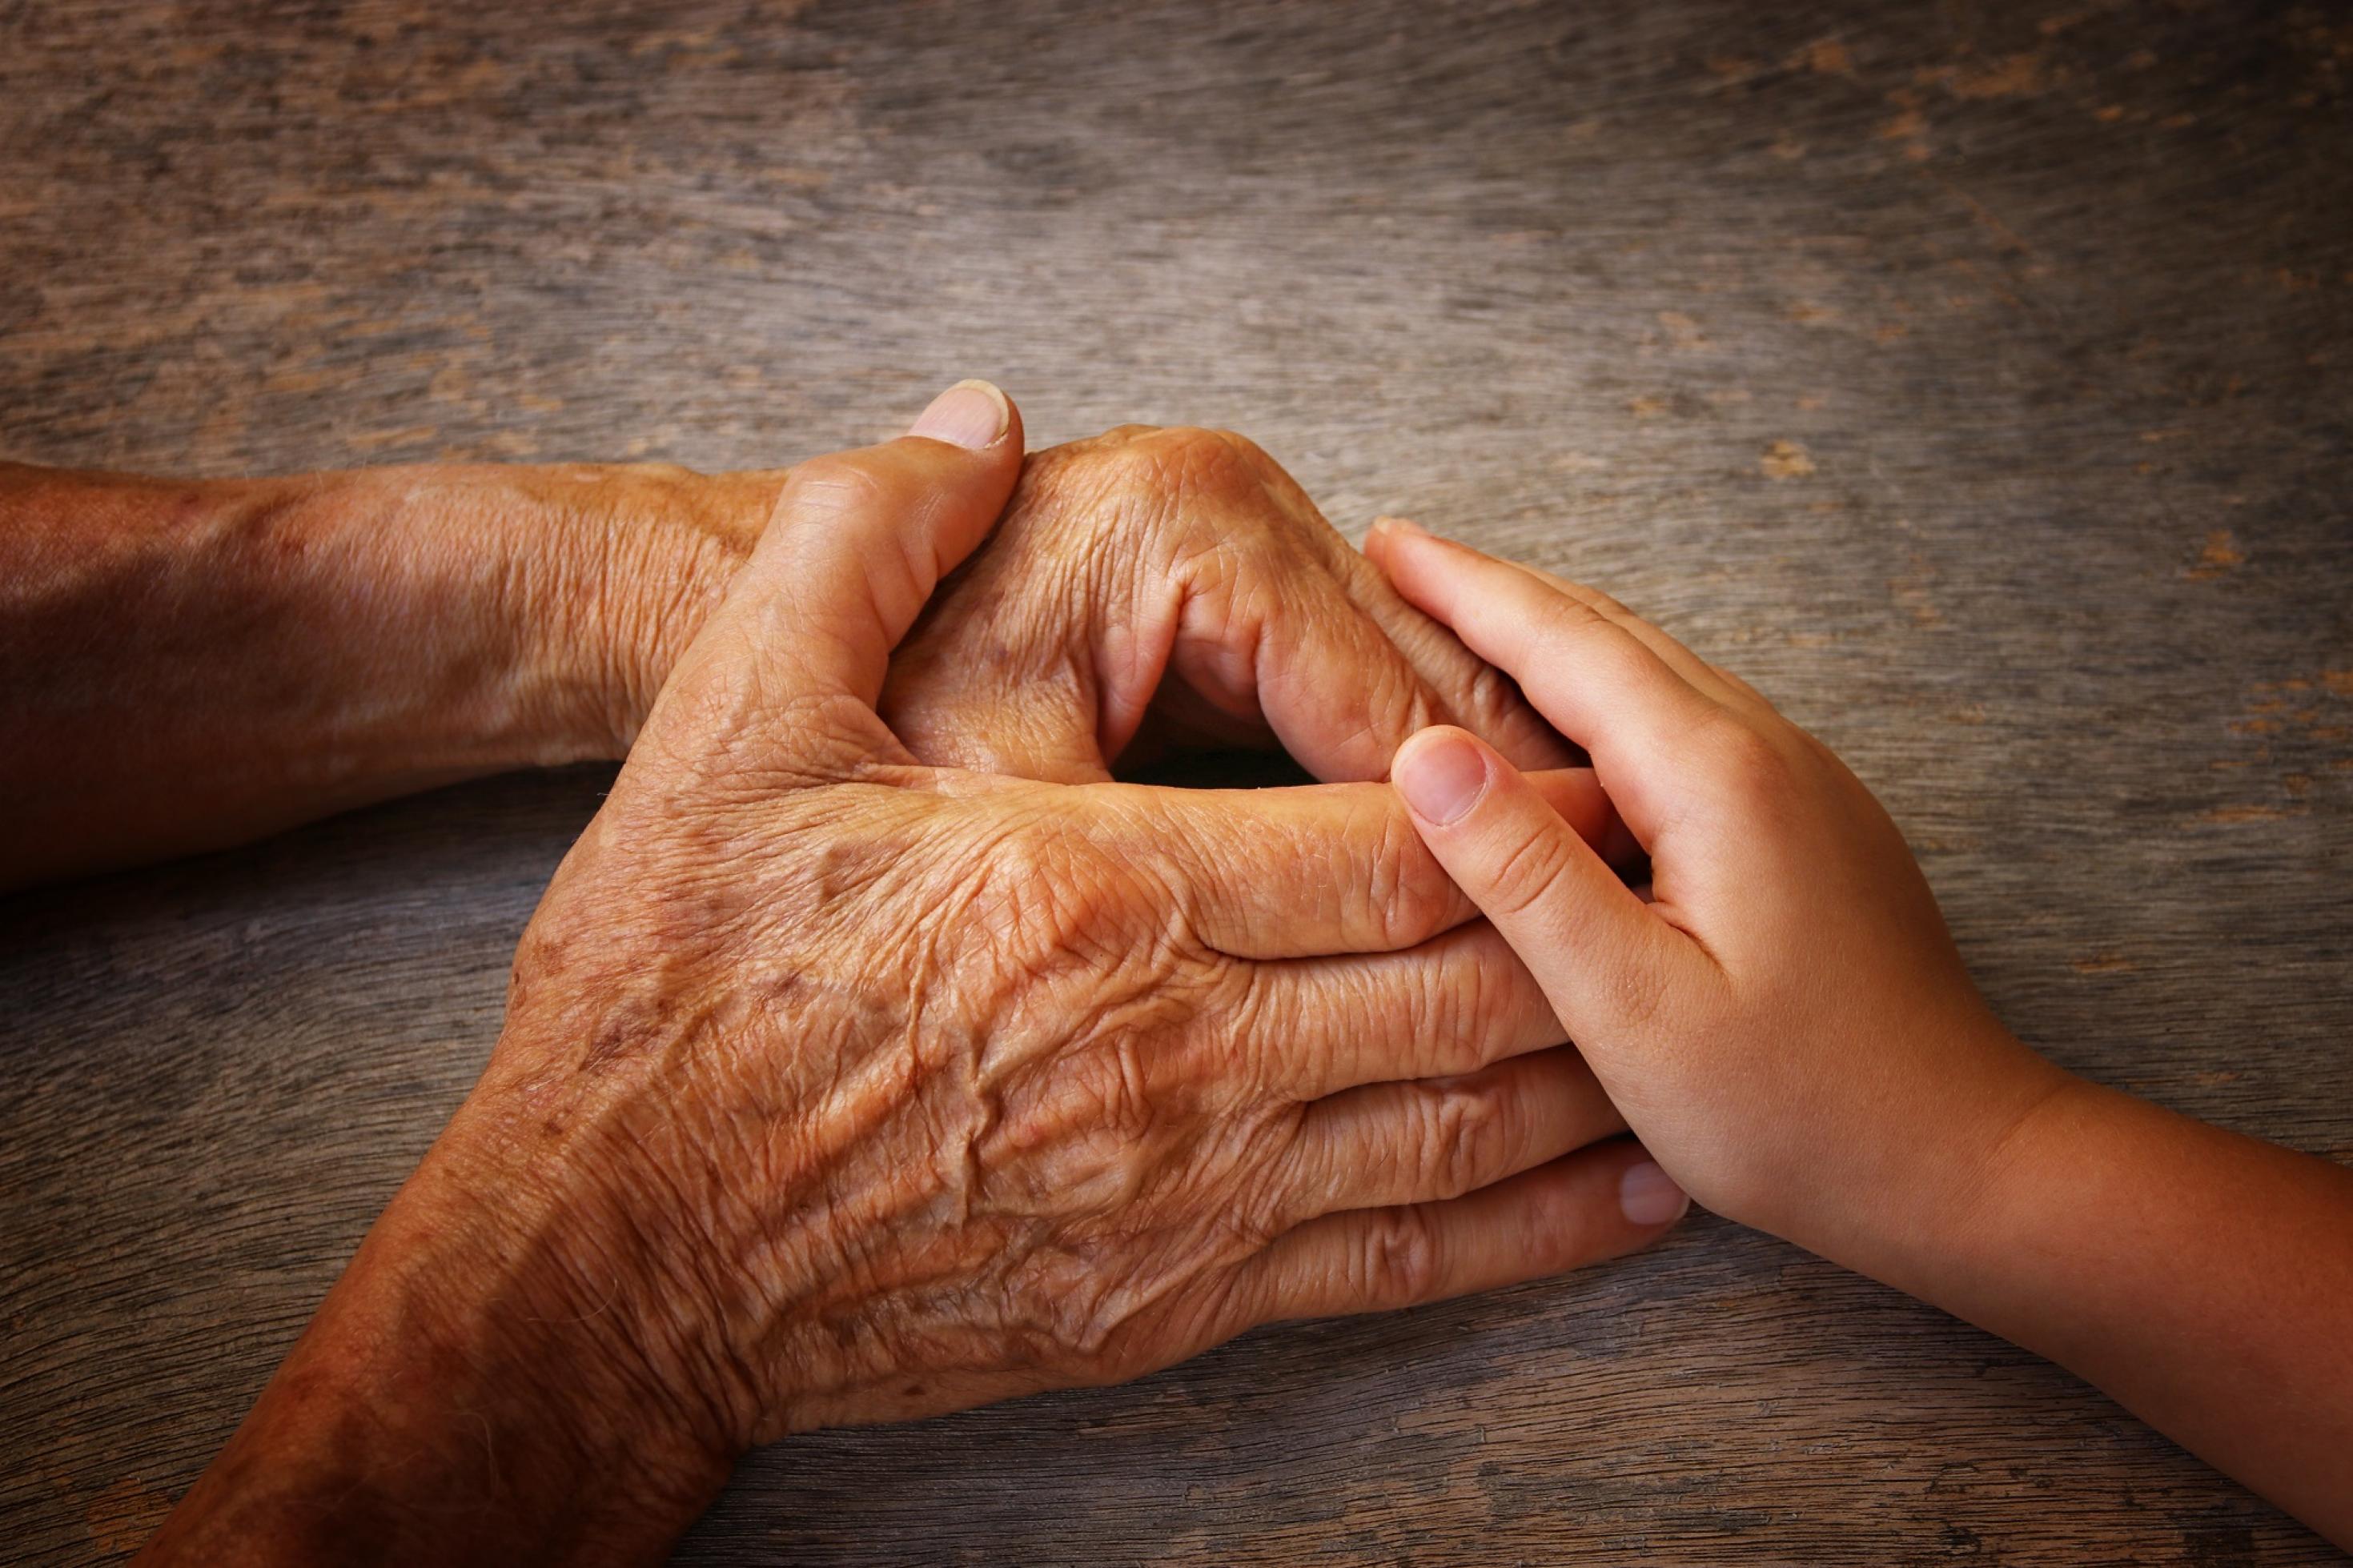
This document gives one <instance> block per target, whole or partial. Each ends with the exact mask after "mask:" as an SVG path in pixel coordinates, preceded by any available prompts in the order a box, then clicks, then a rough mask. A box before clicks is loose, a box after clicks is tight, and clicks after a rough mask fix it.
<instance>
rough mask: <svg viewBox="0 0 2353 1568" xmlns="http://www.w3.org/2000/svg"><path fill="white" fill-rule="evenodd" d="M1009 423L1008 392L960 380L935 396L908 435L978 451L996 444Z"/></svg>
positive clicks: (910, 428)
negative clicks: (1006, 401) (1006, 409)
mask: <svg viewBox="0 0 2353 1568" xmlns="http://www.w3.org/2000/svg"><path fill="white" fill-rule="evenodd" d="M1008 423H1010V421H1009V420H1008V417H1007V416H1006V412H1005V394H1003V393H1001V392H999V391H997V388H996V387H994V386H992V385H990V384H988V383H987V382H985V381H959V382H957V383H956V384H955V385H954V386H951V387H949V388H948V389H947V390H946V391H945V392H943V393H941V394H940V395H938V396H937V397H934V398H933V399H932V405H931V406H930V407H929V408H926V409H924V410H923V413H921V414H920V415H917V416H916V417H915V422H914V424H913V425H911V426H908V427H907V434H908V435H910V436H922V437H926V438H928V439H930V440H934V441H945V442H947V443H948V444H949V445H950V446H954V447H970V448H972V449H973V450H975V451H978V450H979V449H980V448H982V447H993V446H995V445H996V444H997V437H999V436H1002V435H1004V434H1005V426H1007V425H1008Z"/></svg>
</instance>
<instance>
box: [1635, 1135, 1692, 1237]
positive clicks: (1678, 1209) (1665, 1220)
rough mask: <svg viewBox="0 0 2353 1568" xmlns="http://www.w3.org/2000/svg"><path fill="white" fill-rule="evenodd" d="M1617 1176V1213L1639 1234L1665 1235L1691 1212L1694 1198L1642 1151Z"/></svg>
mask: <svg viewBox="0 0 2353 1568" xmlns="http://www.w3.org/2000/svg"><path fill="white" fill-rule="evenodd" d="M1635 1155H1636V1158H1634V1159H1633V1161H1632V1162H1631V1163H1630V1164H1628V1165H1627V1166H1626V1168H1625V1169H1624V1170H1622V1171H1620V1172H1619V1173H1618V1212H1619V1213H1620V1214H1621V1215H1624V1216H1625V1218H1626V1223H1627V1224H1628V1225H1630V1226H1634V1227H1635V1228H1636V1229H1638V1230H1653V1231H1663V1230H1666V1229H1668V1228H1669V1227H1670V1226H1673V1225H1675V1224H1676V1223H1677V1222H1678V1221H1680V1220H1681V1219H1682V1218H1683V1215H1686V1214H1689V1213H1690V1212H1691V1194H1689V1193H1686V1192H1684V1191H1683V1188H1682V1187H1681V1186H1679V1185H1677V1184H1676V1183H1675V1179H1674V1178H1673V1177H1672V1176H1670V1175H1668V1174H1667V1173H1666V1171H1665V1169H1664V1168H1663V1167H1662V1166H1661V1165H1660V1164H1659V1163H1658V1162H1657V1161H1656V1160H1653V1159H1651V1157H1650V1155H1649V1154H1648V1153H1647V1152H1643V1151H1642V1150H1641V1149H1639V1148H1638V1149H1636V1150H1635Z"/></svg>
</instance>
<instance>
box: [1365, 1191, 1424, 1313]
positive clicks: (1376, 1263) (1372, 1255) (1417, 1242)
mask: <svg viewBox="0 0 2353 1568" xmlns="http://www.w3.org/2000/svg"><path fill="white" fill-rule="evenodd" d="M1354 1267H1355V1268H1356V1280H1355V1285H1356V1294H1357V1296H1358V1298H1359V1299H1360V1300H1365V1301H1388V1302H1406V1301H1419V1300H1423V1299H1425V1298H1427V1297H1428V1296H1430V1294H1431V1293H1433V1292H1434V1291H1435V1290H1436V1289H1437V1287H1438V1279H1439V1259H1438V1236H1437V1233H1436V1231H1435V1230H1433V1229H1432V1228H1431V1226H1430V1218H1429V1215H1427V1214H1426V1213H1424V1212H1423V1211H1422V1210H1421V1209H1419V1208H1417V1207H1413V1206H1411V1205H1408V1206H1405V1207H1400V1208H1391V1209H1383V1210H1381V1211H1379V1212H1378V1213H1377V1214H1373V1215H1367V1216H1366V1222H1365V1227H1364V1231H1363V1233H1362V1235H1361V1237H1359V1239H1358V1242H1357V1248H1356V1259H1355V1264H1354Z"/></svg>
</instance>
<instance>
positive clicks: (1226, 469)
mask: <svg viewBox="0 0 2353 1568" xmlns="http://www.w3.org/2000/svg"><path fill="white" fill-rule="evenodd" d="M1126 449H1127V451H1128V452H1130V453H1131V454H1133V456H1134V458H1137V459H1139V460H1141V461H1143V462H1145V463H1146V464H1149V465H1150V467H1151V468H1152V471H1153V477H1154V479H1156V480H1157V481H1158V482H1160V483H1163V484H1166V485H1169V486H1172V487H1173V488H1174V489H1176V490H1177V491H1178V492H1179V493H1181V494H1184V495H1187V496H1188V497H1193V498H1197V499H1198V498H1208V499H1233V498H1236V497H1240V496H1244V495H1249V494H1252V493H1255V492H1256V491H1257V490H1258V489H1259V488H1260V482H1259V473H1258V469H1259V465H1260V463H1261V461H1262V460H1263V458H1262V457H1261V453H1260V452H1259V449H1258V448H1257V447H1255V446H1253V445H1251V444H1250V442H1249V441H1247V440H1244V439H1243V438H1242V437H1240V436H1237V435H1235V434H1233V433H1232V432H1231V431H1229V430H1208V429H1203V428H1201V427H1199V426H1191V425H1176V426H1168V427H1166V428H1165V429H1161V430H1155V431H1154V432H1152V433H1151V434H1150V435H1148V436H1145V437H1140V438H1138V439H1137V440H1135V441H1134V442H1133V443H1131V444H1130V445H1129V447H1127V448H1126Z"/></svg>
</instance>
